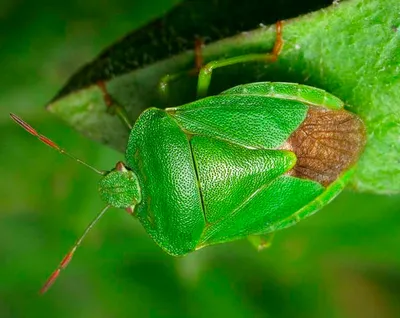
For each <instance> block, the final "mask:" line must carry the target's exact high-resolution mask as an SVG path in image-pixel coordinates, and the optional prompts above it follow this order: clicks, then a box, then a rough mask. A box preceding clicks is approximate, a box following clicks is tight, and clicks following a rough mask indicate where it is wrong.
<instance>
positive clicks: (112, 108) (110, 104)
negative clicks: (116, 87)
mask: <svg viewBox="0 0 400 318" xmlns="http://www.w3.org/2000/svg"><path fill="white" fill-rule="evenodd" d="M97 86H98V87H99V88H100V90H101V91H102V93H103V99H104V102H105V103H106V105H107V111H109V112H110V113H111V114H116V115H117V116H118V117H119V118H120V119H121V121H122V122H123V123H124V124H125V125H126V127H127V128H128V129H129V130H132V123H131V122H130V120H129V118H128V114H127V113H126V110H125V108H124V107H123V106H121V105H120V104H118V103H117V102H116V101H115V100H114V99H113V98H112V97H111V95H110V94H109V93H108V91H107V88H106V84H105V83H104V82H103V81H99V82H97Z"/></svg>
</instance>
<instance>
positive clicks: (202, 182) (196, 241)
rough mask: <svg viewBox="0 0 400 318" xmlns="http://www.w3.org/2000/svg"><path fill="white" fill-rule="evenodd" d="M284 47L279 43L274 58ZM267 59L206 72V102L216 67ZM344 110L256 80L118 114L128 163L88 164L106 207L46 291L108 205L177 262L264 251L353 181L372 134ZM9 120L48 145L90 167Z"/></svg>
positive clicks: (202, 87) (295, 88)
mask: <svg viewBox="0 0 400 318" xmlns="http://www.w3.org/2000/svg"><path fill="white" fill-rule="evenodd" d="M277 26H278V31H280V24H278V25H277ZM278 33H279V32H278ZM281 46H282V42H281V41H280V40H278V41H277V44H276V45H275V47H274V51H273V53H272V54H271V55H270V56H269V57H270V59H271V60H274V59H276V56H277V55H278V54H279V51H280V48H281ZM261 58H263V59H265V55H252V56H244V57H238V58H233V59H229V60H225V61H219V62H218V63H214V64H212V65H211V67H209V66H206V67H205V68H204V69H202V71H201V72H200V77H199V82H198V93H199V95H205V93H206V91H207V89H208V86H209V83H210V76H211V70H212V68H215V67H220V66H225V65H231V64H234V63H238V62H243V61H252V60H259V59H261ZM103 90H104V92H105V97H106V99H107V100H108V101H109V103H110V104H111V103H112V102H111V98H110V97H109V96H107V93H106V91H105V87H104V86H103ZM117 106H118V105H117ZM343 106H344V104H343V102H342V101H341V100H340V99H338V98H337V97H335V96H333V95H331V94H329V93H327V92H325V91H323V90H321V89H317V88H313V87H310V86H305V85H300V84H294V83H271V82H258V83H250V84H245V85H239V86H236V87H233V88H230V89H228V90H226V91H224V92H222V93H221V94H219V95H215V96H209V97H206V98H203V99H199V100H196V101H193V102H190V103H188V104H184V105H182V106H179V107H171V108H166V109H159V108H149V109H147V110H145V111H144V112H143V113H142V114H141V115H140V116H139V118H138V119H137V120H136V122H135V124H134V125H131V124H130V123H129V121H128V120H127V119H126V118H125V116H124V114H123V111H122V110H123V109H121V108H117V109H116V110H117V111H118V112H117V114H118V115H119V116H120V117H121V118H122V119H123V120H124V122H125V123H126V124H127V125H128V127H129V129H130V136H129V141H128V144H127V147H126V164H124V163H122V162H118V163H117V164H116V166H115V168H114V169H112V170H111V171H107V172H101V171H98V170H97V169H94V168H92V167H90V166H89V167H90V168H92V169H93V170H94V171H96V172H98V173H100V174H101V175H102V176H103V177H102V178H101V180H100V184H99V192H100V197H101V198H102V199H103V200H104V201H105V202H106V203H107V205H106V207H105V208H104V209H103V210H102V211H101V212H100V213H99V214H98V216H97V217H96V218H95V219H94V220H93V221H92V222H91V223H90V224H89V226H88V227H87V228H86V230H85V232H84V233H83V235H82V236H81V237H80V238H79V239H78V241H77V242H76V244H75V245H74V246H73V248H72V249H71V251H70V252H69V253H68V254H67V255H66V256H65V257H64V259H63V260H62V261H61V263H60V265H59V266H58V268H57V269H56V270H55V271H54V272H53V274H52V275H51V276H50V278H49V279H48V281H47V282H46V283H45V285H44V286H43V288H42V290H41V291H42V292H45V291H46V290H47V289H48V288H49V287H50V286H51V285H52V284H53V283H54V281H55V280H56V278H57V277H58V275H59V273H60V272H61V270H62V269H64V268H65V267H66V266H67V265H68V263H69V261H70V260H71V258H72V257H73V254H74V253H75V251H76V249H77V247H78V246H79V245H80V244H81V242H82V240H83V239H84V237H85V236H86V234H87V233H88V232H89V231H90V229H91V228H92V227H93V225H94V224H95V223H96V222H97V221H98V220H99V219H100V218H101V217H102V215H103V214H104V213H105V211H107V210H108V208H109V207H117V208H123V209H126V210H127V211H128V212H129V213H131V214H132V216H134V217H135V218H137V219H138V220H139V222H140V223H141V224H142V225H143V227H144V228H145V230H146V232H147V233H148V234H149V235H150V236H151V237H152V239H153V240H154V241H155V242H156V244H157V245H159V246H160V247H161V248H162V249H163V250H164V251H165V252H167V253H168V254H170V255H174V256H182V255H185V254H188V253H190V252H192V251H195V250H198V249H200V248H203V247H206V246H209V245H213V244H219V243H225V242H230V241H234V240H238V239H242V238H246V237H249V238H251V239H252V240H253V241H254V238H256V241H257V242H258V243H259V244H261V245H266V242H263V239H264V238H265V237H266V236H268V235H270V234H271V233H274V232H275V231H277V230H280V229H283V228H286V227H288V226H291V225H294V224H295V223H297V222H298V221H300V220H302V219H304V218H305V217H308V216H310V215H312V214H313V213H315V212H316V211H318V210H319V209H321V208H322V207H323V206H325V205H326V204H327V203H329V202H330V201H331V200H332V199H333V198H334V197H335V196H336V195H337V194H339V193H340V192H341V191H342V190H343V188H344V187H345V185H346V183H347V181H348V180H349V179H350V177H351V175H352V173H353V171H354V164H355V163H356V161H357V159H358V157H359V155H360V153H361V151H362V149H363V146H364V143H365V131H364V125H363V122H362V121H361V119H360V118H358V117H357V116H356V115H354V114H352V113H350V112H348V111H346V110H344V109H343ZM11 117H12V119H13V120H14V121H16V122H17V123H18V124H19V125H20V126H22V127H23V128H24V129H25V130H27V131H28V132H30V133H31V134H32V135H34V136H36V137H37V138H39V139H40V140H41V141H42V142H44V143H45V144H47V145H48V146H50V147H52V148H54V149H56V150H58V151H59V152H61V153H64V154H66V155H68V156H70V157H72V158H73V159H75V160H77V161H78V162H80V163H82V164H84V165H86V166H88V165H87V164H86V163H84V162H83V161H81V160H79V159H77V158H75V157H74V156H72V155H70V154H69V153H67V152H66V151H65V150H64V149H62V148H60V147H59V146H58V145H57V144H56V143H54V142H53V141H51V140H50V139H48V138H47V137H45V136H43V135H41V134H39V133H38V132H37V131H36V130H35V129H34V128H32V127H31V126H30V125H28V124H27V123H25V122H24V121H23V120H22V119H20V118H19V117H17V116H16V115H13V114H11Z"/></svg>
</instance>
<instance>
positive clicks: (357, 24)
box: [48, 0, 400, 194]
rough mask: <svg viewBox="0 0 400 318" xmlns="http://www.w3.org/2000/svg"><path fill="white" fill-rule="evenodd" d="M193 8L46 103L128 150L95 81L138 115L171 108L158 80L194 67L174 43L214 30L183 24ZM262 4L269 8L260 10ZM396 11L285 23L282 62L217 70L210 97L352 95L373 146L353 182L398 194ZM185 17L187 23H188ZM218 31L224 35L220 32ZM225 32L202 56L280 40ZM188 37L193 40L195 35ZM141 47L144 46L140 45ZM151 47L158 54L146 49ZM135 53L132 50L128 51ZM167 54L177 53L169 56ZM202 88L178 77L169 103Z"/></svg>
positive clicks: (397, 7) (116, 50) (322, 14)
mask: <svg viewBox="0 0 400 318" xmlns="http://www.w3.org/2000/svg"><path fill="white" fill-rule="evenodd" d="M194 3H195V4H196V3H197V2H196V1H194ZM189 4H190V3H187V4H186V6H183V5H181V6H178V7H176V8H175V9H174V10H172V11H171V12H170V13H169V14H168V15H167V16H166V17H164V18H163V19H162V20H160V21H161V23H164V27H165V28H164V30H165V29H168V30H173V31H175V33H174V32H172V31H171V32H170V33H168V32H167V31H165V32H167V33H165V34H160V33H157V32H161V31H156V30H157V28H158V29H160V28H159V27H158V26H157V23H153V24H151V25H148V26H147V27H146V28H144V29H141V30H139V31H137V32H135V33H133V34H131V35H129V36H127V37H126V38H125V39H123V40H122V41H120V42H118V43H117V44H115V45H114V46H113V47H111V48H110V49H108V50H107V51H105V52H104V53H103V54H102V55H100V56H99V57H98V58H97V60H95V61H94V62H92V63H91V64H89V65H87V66H86V67H84V68H83V69H82V70H81V71H80V72H78V73H77V74H76V75H75V76H73V77H72V79H71V80H70V81H69V83H67V85H66V87H65V88H64V89H63V90H62V91H61V92H60V94H58V95H57V97H56V98H55V99H54V100H53V101H52V103H50V105H49V106H48V109H49V110H50V111H51V112H53V113H55V114H57V115H58V116H60V117H61V118H62V119H64V120H65V121H67V122H68V123H69V124H70V125H72V126H73V127H74V128H75V129H77V130H79V131H80V132H82V133H83V134H85V135H86V136H88V137H89V138H92V139H94V140H97V141H100V142H102V143H105V144H107V145H110V146H111V147H113V148H115V149H118V150H120V151H124V150H125V145H126V142H127V137H128V131H127V130H126V129H125V128H124V126H123V125H122V124H121V123H120V121H119V120H118V118H116V117H113V116H110V115H109V114H107V113H106V112H105V109H106V106H105V104H104V102H103V99H102V94H101V92H100V90H99V89H98V87H97V86H96V85H93V83H95V82H96V81H97V80H105V81H106V84H107V88H108V90H109V92H110V94H111V95H112V96H113V98H115V99H116V100H117V101H118V102H119V103H120V104H122V105H124V107H126V109H127V111H128V114H129V116H130V118H131V119H132V120H134V119H135V118H137V116H138V115H139V114H140V113H141V111H143V110H144V109H145V108H148V107H150V106H157V107H163V106H165V102H163V100H162V99H161V98H160V96H159V94H158V92H157V85H158V83H159V81H160V79H161V78H162V77H163V76H165V75H166V74H175V73H179V72H181V71H183V70H189V69H191V68H193V65H194V54H193V50H188V51H183V52H181V51H182V50H185V49H186V48H187V47H186V46H187V41H186V42H185V44H186V46H185V45H183V46H177V45H176V43H177V42H179V41H178V40H179V36H178V35H179V32H180V31H182V29H185V26H186V29H188V30H191V31H192V32H193V33H192V35H193V39H194V38H195V36H196V35H200V36H204V35H208V32H210V29H211V28H206V27H205V26H207V25H208V24H206V23H204V24H202V23H198V24H199V25H200V27H199V29H197V30H196V32H194V31H193V29H191V28H190V25H189V26H188V25H185V24H182V23H181V22H182V16H185V17H191V18H193V19H192V20H194V21H198V20H199V19H200V17H201V13H198V14H197V15H192V16H191V15H190V14H188V13H193V12H199V10H198V9H199V8H198V7H195V6H194V7H191V6H190V5H189ZM197 5H198V3H197ZM203 7H204V6H203ZM211 7H212V6H211ZM193 8H195V9H196V10H197V11H196V10H195V9H193ZM258 9H259V11H262V8H258ZM185 10H186V11H185ZM210 11H211V10H210V7H207V10H205V13H204V14H211V13H210ZM399 12H400V2H399V1H398V0H385V1H380V0H352V1H347V2H338V3H335V4H333V5H332V6H331V7H329V8H328V9H323V10H320V11H317V12H314V13H311V14H308V15H305V16H302V17H299V18H296V19H292V20H287V21H285V23H284V29H283V37H284V47H283V51H282V54H281V55H280V57H279V59H278V61H277V62H276V63H274V64H272V65H268V64H264V63H248V64H245V65H237V66H232V67H226V68H223V69H220V70H217V71H216V72H215V74H214V76H213V81H212V87H211V93H218V92H220V91H221V90H222V89H226V88H228V87H232V86H233V85H236V84H240V83H246V82H254V81H261V80H268V81H287V82H298V83H305V84H308V85H312V86H315V87H319V88H322V89H325V90H327V91H329V92H330V93H332V94H334V95H336V96H338V97H339V98H341V99H342V100H343V101H345V103H346V104H347V105H348V106H347V107H348V109H349V110H351V111H352V112H354V113H357V114H358V115H359V116H361V118H362V119H363V120H364V122H365V124H366V127H367V138H368V142H367V146H366V149H365V152H364V154H363V156H362V157H361V159H360V162H359V164H358V170H357V173H356V175H355V177H354V179H353V181H352V186H353V188H354V189H356V190H357V191H368V192H374V193H384V194H389V193H399V192H400V191H399V190H400V187H399V184H400V164H399V159H398V158H399V155H400V143H399V142H398V136H399V135H400V112H399V107H400V103H399V100H400V64H399V62H400V30H399V29H400V15H399ZM219 13H220V14H221V15H223V14H225V13H226V12H225V11H222V12H219ZM187 20H188V21H186V22H187V23H189V24H190V19H189V18H187ZM200 21H202V22H204V21H206V20H201V19H200ZM192 24H193V22H192ZM202 27H204V33H202ZM245 30H246V29H243V31H245ZM146 34H147V37H145V35H146ZM173 34H176V35H175V37H172V35H173ZM221 34H222V35H223V36H224V33H223V32H222V31H221ZM226 34H228V35H230V37H227V38H223V39H221V40H218V41H214V42H212V43H208V44H207V45H206V46H205V47H204V49H203V51H202V53H203V57H204V60H205V62H207V61H212V60H215V59H221V58H226V57H232V56H237V55H241V54H246V53H255V52H257V53H259V52H268V51H269V50H270V49H271V48H272V46H273V43H274V40H275V27H274V26H270V27H259V28H257V29H254V30H251V31H248V32H245V33H241V34H238V35H235V36H231V34H232V33H229V32H227V33H226ZM158 36H164V37H161V39H160V38H159V37H158ZM185 36H186V39H187V36H188V35H187V34H186V35H185ZM214 38H215V37H214ZM151 39H154V41H153V42H152V40H151ZM170 40H171V42H169V41H170ZM143 43H147V44H146V45H147V46H144V47H143ZM152 43H153V44H154V47H155V49H153V50H151V49H149V46H151V45H152ZM169 43H171V48H172V49H170V50H169V51H168V50H167V53H166V55H163V54H161V53H160V54H159V55H157V54H156V53H155V52H154V51H157V52H158V51H160V48H162V47H163V46H164V48H168V47H169ZM129 48H131V50H129ZM145 49H149V54H148V55H146V54H145V52H144V51H143V50H145ZM135 50H136V51H135ZM130 51H134V52H135V53H132V55H129V54H130V53H129V52H130ZM127 52H128V53H127ZM171 52H172V53H171ZM177 52H181V53H177ZM168 54H172V56H171V57H168V56H169V55H168ZM146 56H147V57H146ZM139 57H140V58H139ZM139 66H142V67H141V68H138V67H139ZM195 84H196V78H195V77H187V78H183V79H181V80H178V81H176V82H174V83H171V85H170V86H171V87H170V88H169V90H170V96H169V97H168V105H179V104H180V103H184V102H187V101H190V100H193V99H194V97H195V95H194V92H195Z"/></svg>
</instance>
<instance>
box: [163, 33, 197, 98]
mask: <svg viewBox="0 0 400 318" xmlns="http://www.w3.org/2000/svg"><path fill="white" fill-rule="evenodd" d="M203 46H204V41H203V40H202V39H200V38H198V39H196V41H195V44H194V64H195V67H194V68H193V69H191V70H189V71H183V72H179V73H175V74H167V75H165V76H163V77H162V78H161V80H160V82H159V83H158V91H159V92H160V95H161V97H162V98H163V99H164V100H165V101H167V100H168V92H169V86H170V84H171V83H173V82H174V81H176V80H179V79H180V78H182V77H186V76H188V75H189V76H197V74H199V72H200V70H201V68H202V67H203V54H202V48H203Z"/></svg>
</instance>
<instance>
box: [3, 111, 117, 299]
mask: <svg viewBox="0 0 400 318" xmlns="http://www.w3.org/2000/svg"><path fill="white" fill-rule="evenodd" d="M10 117H11V118H12V119H13V120H14V121H15V122H16V123H17V124H18V125H20V126H21V127H22V128H24V129H25V130H26V131H27V132H29V133H30V134H32V135H33V136H35V137H36V138H38V139H39V140H40V141H41V142H43V143H44V144H46V145H47V146H49V147H51V148H53V149H55V150H57V151H58V152H60V153H62V154H64V155H66V156H68V157H70V158H72V159H74V160H75V161H77V162H79V163H80V164H82V165H84V166H86V167H88V168H90V169H92V170H93V171H94V172H97V173H98V174H101V175H105V174H106V172H103V171H100V170H97V169H96V168H93V167H92V166H90V165H89V164H87V163H86V162H84V161H82V160H80V159H78V158H76V157H75V156H73V155H71V154H70V153H68V152H66V151H65V150H64V149H63V148H61V147H60V146H58V145H57V144H56V143H55V142H54V141H52V140H50V139H49V138H47V137H46V136H43V135H41V134H39V133H38V132H37V131H36V130H35V129H34V128H33V127H32V126H30V125H29V124H27V123H26V122H25V121H23V120H22V119H21V118H19V117H18V116H17V115H14V114H10ZM109 208H110V205H107V206H106V207H105V208H104V209H103V210H102V211H101V212H100V213H99V214H98V215H97V216H96V217H95V218H94V219H93V220H92V222H90V224H89V225H88V226H87V227H86V229H85V231H84V232H83V234H82V235H81V237H80V238H79V239H78V240H77V241H76V243H75V245H74V246H73V247H72V249H71V250H70V251H69V252H68V254H67V255H65V257H64V258H63V260H62V261H61V263H60V264H59V265H58V267H57V268H56V270H55V271H54V272H53V273H52V274H51V275H50V277H49V279H48V280H47V281H46V283H45V284H44V285H43V287H42V289H41V290H40V293H41V294H43V293H45V292H46V291H47V290H48V289H49V288H50V286H51V285H53V283H54V282H55V281H56V279H57V277H58V276H59V275H60V272H61V271H62V270H63V269H64V268H66V267H67V266H68V263H69V262H70V261H71V259H72V257H73V256H74V253H75V251H76V249H77V248H78V247H79V245H80V244H81V243H82V241H83V239H84V238H85V236H86V235H87V234H88V233H89V231H90V230H91V229H92V227H93V226H94V225H95V224H96V223H97V221H98V220H100V218H101V217H102V216H103V214H104V213H105V212H106V211H107V210H108V209H109Z"/></svg>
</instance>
